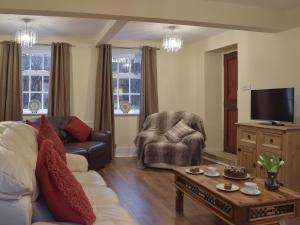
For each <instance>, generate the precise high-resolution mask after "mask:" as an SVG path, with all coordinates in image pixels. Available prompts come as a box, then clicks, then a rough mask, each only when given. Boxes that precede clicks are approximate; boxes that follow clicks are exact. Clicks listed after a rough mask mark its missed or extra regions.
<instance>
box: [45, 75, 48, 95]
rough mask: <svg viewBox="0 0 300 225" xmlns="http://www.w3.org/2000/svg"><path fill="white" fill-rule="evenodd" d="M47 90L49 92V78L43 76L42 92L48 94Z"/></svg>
mask: <svg viewBox="0 0 300 225" xmlns="http://www.w3.org/2000/svg"><path fill="white" fill-rule="evenodd" d="M48 90H49V77H48V76H44V91H47V92H48Z"/></svg>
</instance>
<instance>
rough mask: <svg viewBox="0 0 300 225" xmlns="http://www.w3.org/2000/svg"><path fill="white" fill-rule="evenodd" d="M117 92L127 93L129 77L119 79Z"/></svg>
mask: <svg viewBox="0 0 300 225" xmlns="http://www.w3.org/2000/svg"><path fill="white" fill-rule="evenodd" d="M119 93H129V79H128V78H124V79H119Z"/></svg>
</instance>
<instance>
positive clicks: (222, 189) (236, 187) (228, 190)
mask: <svg viewBox="0 0 300 225" xmlns="http://www.w3.org/2000/svg"><path fill="white" fill-rule="evenodd" d="M216 188H217V189H218V190H220V191H226V192H234V191H238V190H239V189H240V188H239V186H237V185H235V184H232V187H231V189H225V188H224V184H217V185H216Z"/></svg>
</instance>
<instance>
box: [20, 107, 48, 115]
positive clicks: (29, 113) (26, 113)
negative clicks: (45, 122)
mask: <svg viewBox="0 0 300 225" xmlns="http://www.w3.org/2000/svg"><path fill="white" fill-rule="evenodd" d="M47 114H48V110H39V111H38V112H37V113H32V112H30V110H28V109H23V116H41V115H47Z"/></svg>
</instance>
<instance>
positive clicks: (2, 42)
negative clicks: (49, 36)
mask: <svg viewBox="0 0 300 225" xmlns="http://www.w3.org/2000/svg"><path fill="white" fill-rule="evenodd" d="M7 42H9V41H1V42H0V44H4V43H7ZM35 45H42V46H51V44H43V43H36V44H35ZM69 45H70V46H71V47H76V45H72V44H69Z"/></svg>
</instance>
